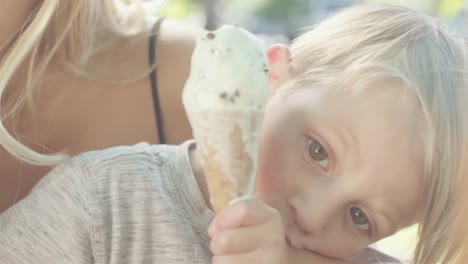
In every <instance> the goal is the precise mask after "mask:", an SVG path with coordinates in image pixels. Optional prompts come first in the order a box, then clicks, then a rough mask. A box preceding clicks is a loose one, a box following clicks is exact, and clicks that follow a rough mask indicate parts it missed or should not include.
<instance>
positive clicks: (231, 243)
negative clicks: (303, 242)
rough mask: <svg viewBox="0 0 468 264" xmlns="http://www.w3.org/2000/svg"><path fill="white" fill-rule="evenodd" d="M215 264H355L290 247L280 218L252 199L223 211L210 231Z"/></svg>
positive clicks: (266, 206)
mask: <svg viewBox="0 0 468 264" xmlns="http://www.w3.org/2000/svg"><path fill="white" fill-rule="evenodd" d="M208 233H209V235H210V237H211V245H210V248H211V251H212V253H213V261H212V264H221V263H222V264H239V263H242V264H262V263H268V264H312V263H320V264H353V263H354V262H353V263H351V262H348V261H344V260H339V259H330V258H326V257H323V256H320V255H317V254H315V253H312V252H309V251H306V250H299V249H294V248H291V247H289V246H288V245H287V242H286V239H285V235H284V233H285V232H284V226H283V221H282V219H281V215H280V214H279V213H278V211H276V210H275V209H273V208H271V207H269V206H268V205H266V204H264V203H263V202H261V201H259V200H257V199H255V198H249V199H244V200H241V201H238V202H236V203H234V204H232V205H230V206H228V207H227V208H226V209H224V210H223V211H221V212H220V213H219V214H218V215H217V216H216V218H215V219H214V220H213V222H212V223H211V225H210V228H209V229H208Z"/></svg>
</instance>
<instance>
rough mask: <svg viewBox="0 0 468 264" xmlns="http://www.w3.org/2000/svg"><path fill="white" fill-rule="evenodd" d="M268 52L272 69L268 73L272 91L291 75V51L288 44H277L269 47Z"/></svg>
mask: <svg viewBox="0 0 468 264" xmlns="http://www.w3.org/2000/svg"><path fill="white" fill-rule="evenodd" d="M267 54H268V63H269V66H270V71H269V73H268V86H269V88H270V91H274V90H276V89H277V88H278V87H279V86H280V84H281V83H282V82H283V81H284V80H285V79H287V78H288V77H289V62H290V60H291V52H290V50H289V48H288V46H286V45H283V44H275V45H273V46H271V47H270V48H269V49H268V51H267Z"/></svg>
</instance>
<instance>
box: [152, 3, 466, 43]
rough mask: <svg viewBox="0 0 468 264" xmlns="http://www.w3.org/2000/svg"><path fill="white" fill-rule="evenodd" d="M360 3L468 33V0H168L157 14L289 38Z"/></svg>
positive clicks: (206, 25) (211, 26)
mask: <svg viewBox="0 0 468 264" xmlns="http://www.w3.org/2000/svg"><path fill="white" fill-rule="evenodd" d="M150 1H151V0H150ZM362 2H373V3H379V2H382V3H383V2H385V3H393V4H403V5H406V6H409V7H411V8H414V9H417V10H420V11H423V12H425V13H427V14H430V15H433V16H437V17H440V18H442V19H443V20H445V21H446V22H447V24H448V25H449V26H450V27H451V28H452V29H453V30H454V31H457V32H460V33H461V34H462V35H464V36H468V28H467V26H466V25H468V9H467V7H468V5H467V2H468V1H467V0H390V1H383V0H371V1H359V0H287V1H286V0H167V1H166V5H165V7H164V8H163V10H162V11H160V12H159V14H160V15H164V16H168V17H172V18H178V19H181V20H186V21H190V22H191V23H195V24H198V25H200V26H203V27H205V28H207V29H214V28H216V27H218V26H219V25H221V24H238V25H241V26H243V27H246V28H248V29H249V30H251V31H253V32H255V33H257V34H265V35H269V36H285V37H287V38H288V39H291V38H293V37H294V36H296V35H297V34H298V33H300V29H301V28H304V27H306V26H309V25H311V24H314V23H316V22H319V21H320V20H322V19H323V18H325V17H326V16H327V15H329V14H330V13H332V12H334V11H336V10H339V9H340V8H343V7H346V6H349V5H352V4H356V3H362Z"/></svg>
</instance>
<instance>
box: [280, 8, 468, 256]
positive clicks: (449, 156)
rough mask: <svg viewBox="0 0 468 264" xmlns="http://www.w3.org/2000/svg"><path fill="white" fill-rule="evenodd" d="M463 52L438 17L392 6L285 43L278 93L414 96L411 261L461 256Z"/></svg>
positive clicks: (352, 12) (357, 13)
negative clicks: (417, 157) (417, 190)
mask: <svg viewBox="0 0 468 264" xmlns="http://www.w3.org/2000/svg"><path fill="white" fill-rule="evenodd" d="M465 52H466V48H465V42H464V40H463V39H461V38H459V37H457V36H455V35H454V34H452V33H450V32H449V31H448V30H447V28H446V27H445V26H444V25H443V23H441V22H440V21H439V20H438V19H436V18H432V17H429V16H426V15H423V14H420V13H417V12H415V11H412V10H409V9H407V8H403V7H398V6H391V5H358V6H354V7H350V8H348V9H345V10H343V11H340V12H339V13H337V14H336V15H334V16H332V17H331V18H329V19H327V20H325V21H323V22H322V23H320V24H318V25H317V26H316V27H315V28H312V29H311V30H309V31H307V32H306V33H304V34H303V35H301V36H299V37H298V38H297V39H296V40H295V41H293V43H292V46H291V56H292V61H291V75H292V76H291V78H290V80H289V81H288V82H287V83H285V86H284V87H283V88H282V89H284V90H285V91H286V90H287V87H291V88H292V87H311V86H314V85H322V86H323V85H326V86H327V87H345V89H349V91H351V92H355V91H358V90H360V89H362V88H363V87H369V86H371V85H372V84H374V87H375V86H378V82H379V81H383V80H392V81H397V83H400V84H401V86H402V87H404V88H405V89H403V90H406V91H408V92H410V93H413V94H415V95H416V98H417V99H418V101H419V104H420V107H421V110H422V112H423V114H424V118H425V125H426V127H427V131H425V132H427V134H428V138H427V139H426V142H427V146H426V147H425V149H426V150H427V151H426V153H427V156H426V162H425V174H424V182H423V190H424V192H423V197H422V198H421V212H420V216H419V218H418V223H419V241H418V244H417V247H416V250H415V255H414V262H415V263H421V264H427V263H452V262H455V261H456V260H457V258H458V257H459V255H460V252H461V251H460V247H461V246H462V245H461V243H460V240H459V238H460V236H458V235H457V230H456V228H454V226H455V222H456V221H460V220H461V218H460V210H458V209H459V208H461V207H459V205H457V204H456V203H457V202H458V201H460V199H458V201H457V199H456V198H458V196H456V194H457V193H459V189H457V187H458V186H460V184H459V183H460V180H461V178H462V177H465V176H466V172H465V170H466V166H468V164H465V163H464V161H465V160H466V144H467V142H468V138H467V132H468V131H467V125H466V123H467V122H466V121H465V119H467V118H468V116H467V111H466V107H467V100H466V99H467V90H466V88H467V86H466V84H467V83H466V67H467V57H466V54H465ZM375 84H377V85H375ZM402 184H404V183H402Z"/></svg>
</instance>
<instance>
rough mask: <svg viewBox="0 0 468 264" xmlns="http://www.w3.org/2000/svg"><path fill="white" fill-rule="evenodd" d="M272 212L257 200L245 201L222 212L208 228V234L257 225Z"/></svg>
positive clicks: (272, 212) (272, 211)
mask: <svg viewBox="0 0 468 264" xmlns="http://www.w3.org/2000/svg"><path fill="white" fill-rule="evenodd" d="M274 212H275V211H274V210H273V209H272V208H270V207H268V206H266V205H265V204H263V203H262V202H260V201H259V200H257V199H254V198H251V199H245V200H242V201H239V202H237V203H234V204H231V205H229V206H228V207H227V208H225V209H224V210H222V211H221V212H220V213H219V214H218V215H217V216H216V218H215V220H214V221H213V223H212V226H210V229H209V232H210V235H212V234H213V233H214V232H215V230H224V229H229V228H236V227H243V226H252V225H259V224H262V223H264V222H265V221H266V220H268V219H269V217H271V216H272V215H273V214H274ZM213 225H214V226H213Z"/></svg>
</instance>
